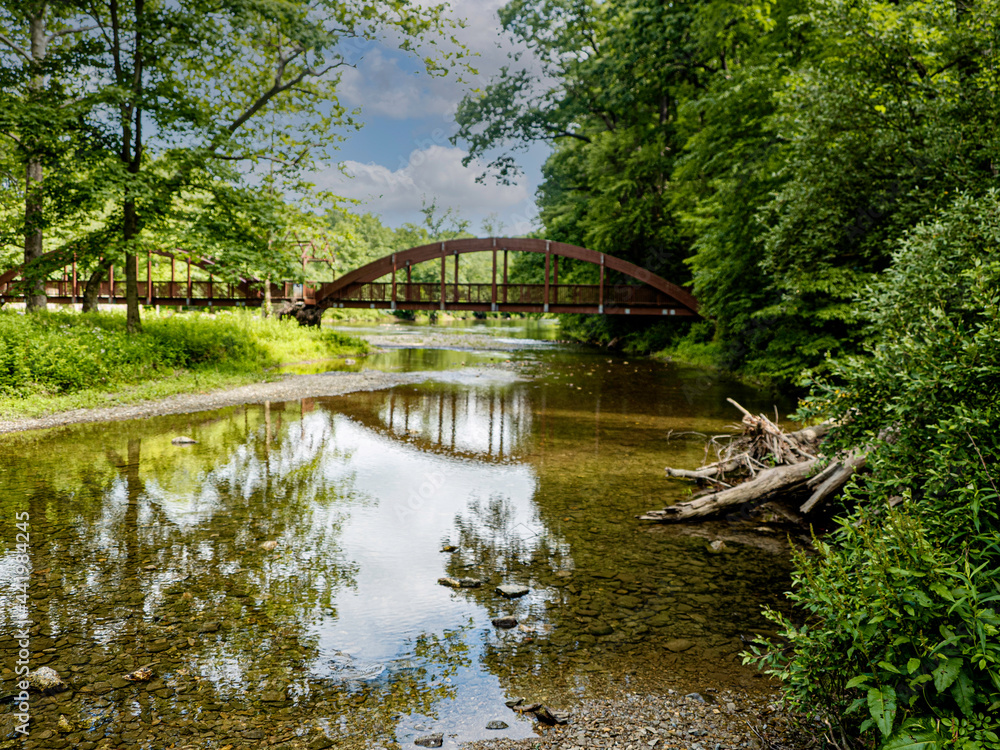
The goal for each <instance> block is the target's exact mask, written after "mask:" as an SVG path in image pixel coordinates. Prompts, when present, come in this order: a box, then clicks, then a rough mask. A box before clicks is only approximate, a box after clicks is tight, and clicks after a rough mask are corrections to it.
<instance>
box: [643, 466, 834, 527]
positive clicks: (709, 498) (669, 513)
mask: <svg viewBox="0 0 1000 750" xmlns="http://www.w3.org/2000/svg"><path fill="white" fill-rule="evenodd" d="M818 462H819V459H818V458H814V459H811V460H808V461H802V462H800V463H797V464H787V465H784V466H775V467H774V468H771V469H766V470H764V471H761V472H760V473H759V474H757V476H756V477H755V478H753V479H751V480H749V481H747V482H744V483H743V484H740V485H737V486H735V487H732V488H729V489H725V490H721V491H719V492H713V493H711V494H708V495H703V496H701V497H699V498H696V499H695V500H690V501H688V502H684V503H677V504H676V505H671V506H669V507H667V508H664V509H663V510H651V511H649V512H648V513H644V514H643V515H641V516H637V518H639V519H641V520H643V521H660V522H670V521H686V520H688V519H690V518H700V517H704V516H711V515H715V514H717V513H720V512H722V511H723V510H725V509H726V508H730V507H732V506H734V505H742V504H743V503H751V502H752V503H758V502H763V501H765V500H775V499H778V498H779V497H781V496H788V495H795V494H801V493H802V492H803V491H805V490H807V489H808V482H809V476H810V475H811V474H812V473H813V471H815V468H816V464H817V463H818Z"/></svg>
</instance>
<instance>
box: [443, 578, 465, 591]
mask: <svg viewBox="0 0 1000 750" xmlns="http://www.w3.org/2000/svg"><path fill="white" fill-rule="evenodd" d="M438 583H440V584H441V585H442V586H449V587H451V588H453V589H460V588H462V583H461V582H460V581H458V580H457V579H455V578H438Z"/></svg>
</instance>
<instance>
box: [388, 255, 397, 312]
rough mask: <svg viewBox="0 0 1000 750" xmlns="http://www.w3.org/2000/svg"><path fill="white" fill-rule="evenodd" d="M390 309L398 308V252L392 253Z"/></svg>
mask: <svg viewBox="0 0 1000 750" xmlns="http://www.w3.org/2000/svg"><path fill="white" fill-rule="evenodd" d="M389 309H390V310H395V309H396V253H393V254H392V304H390V305H389Z"/></svg>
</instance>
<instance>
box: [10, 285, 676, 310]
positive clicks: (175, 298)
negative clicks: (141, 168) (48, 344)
mask: <svg viewBox="0 0 1000 750" xmlns="http://www.w3.org/2000/svg"><path fill="white" fill-rule="evenodd" d="M326 285H327V284H325V283H322V282H307V283H306V284H305V285H304V286H299V285H296V284H293V283H291V282H287V283H281V284H272V285H271V300H272V302H274V303H280V302H294V301H297V300H302V301H303V302H304V303H306V304H312V303H313V302H315V299H316V296H317V293H318V292H320V291H321V290H322V289H323V288H324V287H325V286H326ZM138 286H139V299H140V300H141V301H142V303H144V304H147V305H164V306H168V307H170V306H177V307H179V306H185V307H259V306H260V305H261V304H262V303H263V300H264V293H263V288H262V285H251V286H247V285H246V284H232V283H228V282H222V281H191V282H190V283H188V282H184V281H154V282H153V283H152V285H151V286H150V285H149V284H148V283H147V282H145V281H140V282H139V284H138ZM13 287H14V284H13V283H9V284H3V285H0V299H3V300H4V301H19V300H21V299H22V298H23V296H22V295H21V294H20V293H18V290H16V289H14V288H13ZM393 287H394V285H393V284H392V283H388V282H373V283H370V284H365V285H363V286H360V287H357V288H355V289H352V290H350V291H349V292H346V293H345V294H344V295H343V296H341V297H340V298H339V299H336V300H331V301H329V302H328V303H327V304H328V305H329V306H330V307H336V308H347V309H372V310H413V311H419V310H427V311H430V310H455V311H473V312H491V311H492V312H511V313H515V312H517V313H522V312H531V313H543V312H550V313H583V314H590V315H600V314H604V315H616V314H617V315H682V316H690V315H692V314H693V313H692V312H691V311H690V310H688V309H686V308H684V307H680V306H678V305H677V303H676V302H675V301H674V300H672V299H669V298H668V297H666V296H665V295H663V294H660V293H659V292H657V291H656V290H655V289H652V288H651V287H648V286H635V285H625V284H618V285H612V284H609V285H606V286H605V287H604V301H603V304H602V303H601V301H600V290H599V288H598V287H597V286H591V285H586V284H558V285H557V284H550V285H549V286H548V301H547V302H546V296H545V295H546V286H545V285H544V284H506V285H505V284H497V285H496V287H495V292H494V285H493V284H447V283H446V284H445V285H444V301H443V303H442V299H441V289H442V285H441V284H440V283H439V282H435V283H429V284H420V283H413V284H406V283H398V284H396V285H395V290H394V289H393ZM393 291H395V296H393ZM45 293H46V295H47V296H48V299H49V302H52V303H54V304H73V303H77V302H80V301H81V300H82V299H83V284H82V283H80V282H79V281H78V283H76V284H74V283H73V282H72V281H71V280H65V281H48V282H46V284H45ZM494 293H495V294H496V297H495V299H496V302H494V301H493V300H494ZM98 301H99V302H100V303H101V304H125V283H124V282H121V281H116V282H114V284H110V283H108V282H106V281H105V282H103V283H102V284H101V287H100V292H99V295H98Z"/></svg>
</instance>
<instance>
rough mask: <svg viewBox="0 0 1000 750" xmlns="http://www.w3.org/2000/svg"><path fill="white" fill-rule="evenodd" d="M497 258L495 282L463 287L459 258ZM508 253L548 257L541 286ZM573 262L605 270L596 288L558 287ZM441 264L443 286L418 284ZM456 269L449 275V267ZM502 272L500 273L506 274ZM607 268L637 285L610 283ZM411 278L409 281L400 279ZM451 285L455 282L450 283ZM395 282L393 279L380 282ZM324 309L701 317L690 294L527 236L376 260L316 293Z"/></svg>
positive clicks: (581, 250)
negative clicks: (563, 265) (513, 279)
mask: <svg viewBox="0 0 1000 750" xmlns="http://www.w3.org/2000/svg"><path fill="white" fill-rule="evenodd" d="M482 252H487V253H492V255H493V274H492V280H491V281H490V282H489V283H485V284H483V283H479V284H471V283H460V282H459V280H458V269H459V258H460V257H461V256H462V255H464V254H466V253H482ZM510 252H528V253H541V254H543V255H544V256H545V274H544V280H543V282H542V283H540V284H539V283H534V284H512V283H510V281H509V279H508V269H509V261H508V256H509V253H510ZM560 258H571V259H573V260H582V261H586V262H588V263H593V264H594V265H596V266H598V267H599V268H600V280H599V282H598V283H597V284H560V283H559V259H560ZM438 260H439V261H440V263H441V278H440V281H438V282H434V283H429V284H428V283H415V282H413V281H412V269H413V266H415V265H417V264H418V263H426V262H433V261H438ZM449 263H450V264H451V265H452V266H453V269H452V272H451V273H450V274H449V269H448V265H449ZM501 267H502V271H501ZM606 270H611V271H617V272H619V273H621V274H623V275H625V276H627V277H629V278H631V279H633V280H634V281H637V282H640V283H638V284H635V283H632V284H621V283H616V284H608V283H606V279H605V273H606ZM404 274H405V278H401V276H403V275H404ZM449 275H450V276H451V278H452V280H451V281H449V280H448V277H449ZM387 276H388V277H389V279H388V280H385V281H379V279H384V278H385V277H387ZM311 301H312V302H313V303H314V304H316V305H318V306H319V307H321V308H325V307H347V308H358V307H370V308H373V309H389V310H473V311H476V312H553V313H584V314H591V315H612V314H622V315H697V314H698V302H697V300H695V298H694V297H693V296H692V295H691V294H690V293H689V292H687V291H686V290H684V289H682V288H681V287H679V286H677V285H676V284H672V283H671V282H669V281H667V280H666V279H664V278H662V277H660V276H657V275H656V274H654V273H652V272H650V271H647V270H646V269H644V268H641V267H639V266H637V265H635V264H634V263H629V262H628V261H627V260H622V259H621V258H616V257H615V256H613V255H608V254H606V253H598V252H596V251H594V250H588V249H587V248H585V247H578V246H577V245H569V244H566V243H563V242H551V241H549V240H537V239H526V238H506V239H502V238H495V237H491V238H486V239H461V240H449V241H447V242H435V243H432V244H429V245H421V246H420V247H414V248H411V249H409V250H404V251H402V252H399V253H393V254H392V255H388V256H386V257H384V258H379V259H378V260H376V261H372V262H371V263H369V264H368V265H365V266H362V267H361V268H358V269H357V270H355V271H351V272H350V273H348V274H345V275H344V276H342V277H340V278H339V279H337V280H336V281H333V282H331V283H329V284H323V285H322V286H321V287H320V288H319V289H317V290H316V293H315V297H314V299H313V300H311Z"/></svg>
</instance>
